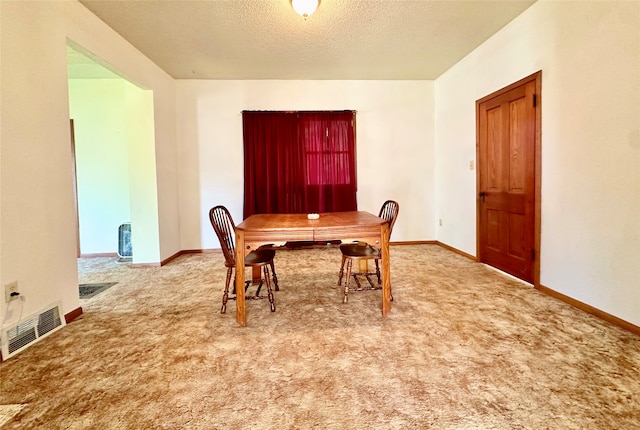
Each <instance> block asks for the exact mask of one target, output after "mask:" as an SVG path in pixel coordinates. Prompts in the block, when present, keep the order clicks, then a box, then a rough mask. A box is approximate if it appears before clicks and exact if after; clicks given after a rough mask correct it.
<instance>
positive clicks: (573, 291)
mask: <svg viewBox="0 0 640 430" xmlns="http://www.w3.org/2000/svg"><path fill="white" fill-rule="evenodd" d="M538 70H542V237H541V241H542V244H541V247H542V255H541V283H542V284H543V285H545V286H547V287H549V288H551V289H554V290H556V291H559V292H560V293H563V294H565V295H568V296H570V297H572V298H575V299H577V300H579V301H582V302H584V303H587V304H589V305H592V306H594V307H596V308H598V309H600V310H603V311H605V312H608V313H610V314H613V315H615V316H618V317H620V318H622V319H624V320H626V321H629V322H631V323H633V324H636V325H640V104H639V103H638V101H640V86H639V84H640V2H614V1H607V2H547V1H539V2H537V3H535V4H534V5H533V6H532V7H531V8H529V9H528V10H527V11H525V12H524V13H523V14H522V15H520V16H519V17H518V18H516V19H515V20H514V21H512V22H511V23H510V24H509V25H508V26H507V27H505V28H504V29H503V30H502V31H500V32H499V33H498V34H496V35H494V36H493V37H492V38H491V39H489V40H488V41H486V42H485V43H483V44H482V45H481V46H480V47H478V48H477V49H476V50H475V51H473V52H472V53H471V54H469V55H468V56H467V57H466V58H464V59H463V60H462V61H460V62H459V63H458V64H457V65H455V66H454V67H452V68H451V69H450V70H448V71H447V72H446V73H445V74H443V75H442V76H441V77H440V78H438V79H437V80H436V83H435V94H436V97H435V105H436V123H435V133H436V184H435V188H436V192H437V199H436V202H435V204H436V207H437V211H438V217H441V218H443V220H444V225H443V227H440V228H438V235H437V237H438V240H440V241H442V242H444V243H447V244H449V245H451V246H453V247H456V248H458V249H461V250H463V251H465V252H468V253H469V254H472V255H475V253H476V235H475V229H476V226H475V204H476V203H475V192H476V183H475V178H476V176H475V174H476V172H475V171H469V168H468V165H469V160H473V159H475V100H477V99H479V98H481V97H484V96H485V95H488V94H491V93H492V92H494V91H496V90H498V89H500V88H503V87H505V86H507V85H509V84H510V83H512V82H515V81H517V80H519V79H521V78H523V77H525V76H528V75H530V74H532V73H534V72H536V71H538Z"/></svg>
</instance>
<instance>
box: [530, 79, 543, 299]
mask: <svg viewBox="0 0 640 430" xmlns="http://www.w3.org/2000/svg"><path fill="white" fill-rule="evenodd" d="M531 76H534V77H535V80H536V137H535V142H534V145H535V148H534V152H535V153H534V158H535V163H536V165H535V166H534V169H535V171H534V175H535V178H534V182H535V185H534V187H535V188H534V191H533V192H534V199H535V201H534V205H535V208H534V211H535V213H534V215H533V216H534V221H533V251H534V252H535V256H534V260H533V285H534V287H538V286H540V254H541V252H542V248H541V245H540V235H541V225H542V70H539V71H538V72H536V73H534V74H533V75H531Z"/></svg>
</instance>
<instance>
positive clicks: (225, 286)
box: [220, 267, 236, 314]
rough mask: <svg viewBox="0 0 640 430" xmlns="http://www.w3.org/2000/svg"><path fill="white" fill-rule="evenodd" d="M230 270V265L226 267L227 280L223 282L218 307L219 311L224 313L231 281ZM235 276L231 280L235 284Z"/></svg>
mask: <svg viewBox="0 0 640 430" xmlns="http://www.w3.org/2000/svg"><path fill="white" fill-rule="evenodd" d="M231 272H233V269H232V268H231V267H229V268H227V280H226V281H225V283H224V293H223V294H222V308H221V309H220V313H221V314H224V313H226V312H227V301H228V300H229V282H230V281H231ZM235 283H236V282H235V278H234V280H233V284H234V285H235Z"/></svg>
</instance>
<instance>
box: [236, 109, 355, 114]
mask: <svg viewBox="0 0 640 430" xmlns="http://www.w3.org/2000/svg"><path fill="white" fill-rule="evenodd" d="M245 112H285V113H301V112H352V113H358V111H357V110H355V109H342V110H242V111H240V113H245Z"/></svg>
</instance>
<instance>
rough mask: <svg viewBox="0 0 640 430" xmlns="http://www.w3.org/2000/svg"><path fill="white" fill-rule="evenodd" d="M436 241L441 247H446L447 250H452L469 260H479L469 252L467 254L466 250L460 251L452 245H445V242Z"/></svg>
mask: <svg viewBox="0 0 640 430" xmlns="http://www.w3.org/2000/svg"><path fill="white" fill-rule="evenodd" d="M436 243H437V245H439V246H441V247H443V248H444V249H448V250H449V251H451V252H454V253H456V254H458V255H462V256H463V257H466V258H468V259H469V260H473V261H479V260H478V259H477V258H476V257H474V256H473V255H471V254H467V253H466V252H464V251H460V250H459V249H457V248H454V247H453V246H449V245H447V244H446V243H442V242H438V241H437V242H436Z"/></svg>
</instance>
